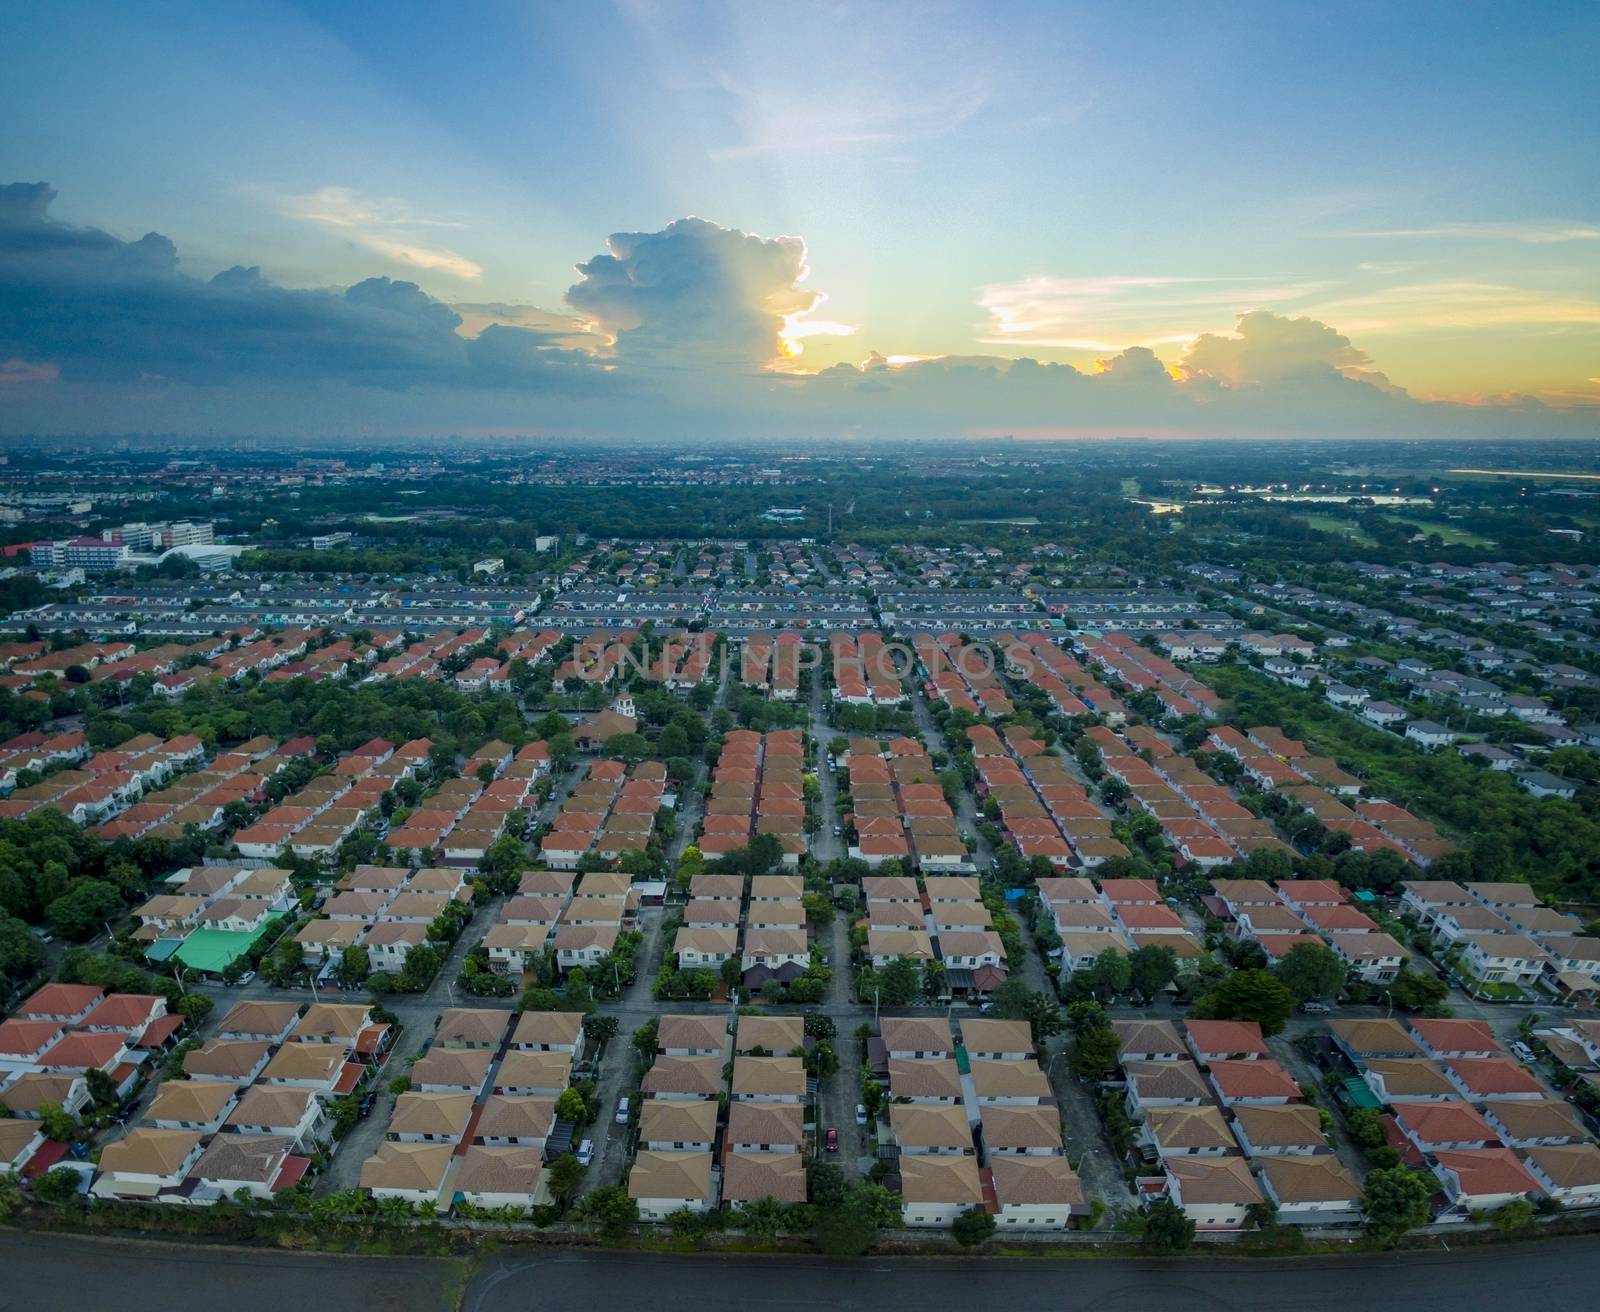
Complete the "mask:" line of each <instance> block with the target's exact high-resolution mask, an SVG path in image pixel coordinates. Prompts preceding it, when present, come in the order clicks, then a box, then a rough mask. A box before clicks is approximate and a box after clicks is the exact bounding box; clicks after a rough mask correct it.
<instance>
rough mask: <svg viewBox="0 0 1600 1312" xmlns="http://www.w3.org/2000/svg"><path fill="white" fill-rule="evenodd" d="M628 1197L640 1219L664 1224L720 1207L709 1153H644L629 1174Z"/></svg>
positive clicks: (648, 1150) (644, 1151) (647, 1151)
mask: <svg viewBox="0 0 1600 1312" xmlns="http://www.w3.org/2000/svg"><path fill="white" fill-rule="evenodd" d="M628 1197H629V1198H631V1199H633V1201H634V1202H635V1203H636V1204H638V1207H639V1217H640V1219H641V1220H645V1221H662V1220H665V1219H666V1218H667V1217H668V1216H670V1215H671V1214H672V1213H673V1212H676V1211H679V1210H680V1209H684V1208H687V1209H688V1210H689V1211H691V1212H696V1213H699V1212H704V1211H708V1210H709V1209H711V1208H713V1207H715V1206H716V1205H717V1199H716V1195H715V1190H714V1186H713V1183H712V1178H711V1154H710V1153H709V1152H698V1151H689V1152H658V1151H656V1150H655V1149H651V1148H646V1149H643V1150H642V1151H641V1152H640V1153H639V1155H638V1156H637V1157H636V1158H635V1159H634V1162H633V1167H632V1169H631V1170H630V1171H629V1172H628Z"/></svg>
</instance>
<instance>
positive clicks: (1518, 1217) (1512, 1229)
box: [36, 1190, 1533, 1235]
mask: <svg viewBox="0 0 1600 1312" xmlns="http://www.w3.org/2000/svg"><path fill="white" fill-rule="evenodd" d="M36 1191H37V1190H36ZM1532 1224H1533V1204H1532V1203H1530V1202H1529V1201H1528V1200H1527V1199H1526V1198H1514V1199H1512V1201H1511V1202H1509V1203H1507V1204H1506V1205H1505V1206H1504V1207H1502V1208H1500V1210H1499V1211H1497V1212H1496V1213H1495V1214H1494V1226H1495V1229H1496V1230H1498V1231H1499V1232H1500V1233H1501V1234H1503V1235H1511V1234H1516V1233H1517V1232H1518V1231H1521V1230H1526V1229H1527V1228H1528V1227H1529V1226H1531V1225H1532Z"/></svg>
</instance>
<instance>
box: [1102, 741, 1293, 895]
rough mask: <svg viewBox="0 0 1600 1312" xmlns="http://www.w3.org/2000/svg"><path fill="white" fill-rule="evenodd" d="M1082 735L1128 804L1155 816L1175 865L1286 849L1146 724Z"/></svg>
mask: <svg viewBox="0 0 1600 1312" xmlns="http://www.w3.org/2000/svg"><path fill="white" fill-rule="evenodd" d="M1085 736H1086V737H1087V738H1088V739H1089V740H1090V741H1091V742H1093V743H1094V744H1095V746H1096V747H1097V748H1098V749H1099V751H1100V759H1101V764H1102V766H1103V767H1104V769H1105V772H1106V774H1107V775H1108V776H1110V777H1111V778H1112V779H1115V780H1117V781H1118V782H1119V783H1120V784H1121V785H1122V787H1123V789H1124V791H1125V793H1126V795H1127V800H1128V803H1129V805H1130V806H1132V807H1136V808H1137V809H1138V810H1140V811H1143V812H1144V813H1145V814H1146V815H1149V816H1150V817H1151V818H1153V819H1154V820H1155V822H1156V824H1157V825H1158V826H1159V827H1160V830H1161V834H1162V837H1163V838H1165V840H1166V841H1167V843H1168V844H1170V845H1171V847H1172V849H1173V852H1174V854H1175V861H1176V863H1177V864H1178V865H1180V866H1195V867H1198V868H1199V869H1201V870H1210V869H1214V868H1216V867H1218V866H1222V865H1227V864H1229V863H1231V862H1233V861H1236V860H1239V859H1240V858H1243V857H1248V856H1249V855H1250V854H1251V853H1252V852H1256V851H1260V850H1263V849H1265V850H1269V851H1287V850H1288V849H1287V845H1286V844H1285V843H1283V842H1282V841H1281V840H1280V839H1278V838H1277V837H1276V836H1275V835H1274V833H1273V831H1272V825H1271V824H1270V823H1269V822H1268V821H1266V820H1263V819H1262V818H1261V817H1260V816H1257V815H1256V814H1255V813H1254V812H1252V811H1250V810H1249V809H1248V808H1246V807H1245V806H1242V805H1241V804H1240V802H1239V800H1238V799H1237V798H1236V797H1235V796H1234V795H1233V793H1232V791H1231V790H1230V789H1228V788H1227V787H1225V786H1223V785H1221V784H1219V783H1218V782H1217V781H1216V780H1215V779H1213V778H1212V777H1211V776H1210V775H1208V774H1207V773H1206V772H1205V771H1204V770H1202V769H1201V768H1200V766H1199V764H1198V763H1197V762H1196V761H1195V759H1194V758H1193V757H1190V756H1186V755H1184V754H1183V753H1182V752H1179V751H1178V750H1177V749H1176V748H1174V747H1173V746H1172V745H1171V744H1170V743H1169V742H1167V740H1166V739H1165V738H1163V737H1161V735H1160V734H1158V733H1156V732H1155V731H1154V730H1152V729H1150V728H1148V727H1147V726H1144V725H1134V726H1130V727H1127V728H1125V729H1123V730H1122V731H1121V733H1117V732H1114V731H1112V730H1111V729H1108V728H1105V727H1103V726H1091V727H1090V728H1089V729H1087V730H1086V731H1085Z"/></svg>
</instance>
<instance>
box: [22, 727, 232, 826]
mask: <svg viewBox="0 0 1600 1312" xmlns="http://www.w3.org/2000/svg"><path fill="white" fill-rule="evenodd" d="M79 737H81V735H72V736H70V737H69V736H65V735H57V736H56V737H55V738H54V739H53V740H48V739H47V740H45V741H50V742H52V744H53V745H52V747H51V749H49V752H48V753H46V752H45V751H44V750H39V751H36V752H32V753H30V752H29V751H28V750H27V749H25V748H24V749H22V750H21V753H20V759H22V760H25V761H29V762H31V761H33V760H35V759H38V758H39V757H40V756H44V757H46V761H47V763H49V764H53V763H58V762H63V761H66V762H70V764H67V765H66V766H65V768H62V769H56V770H54V771H53V772H52V773H50V774H48V775H46V776H45V777H44V778H43V779H41V780H40V781H39V782H38V783H35V784H30V785H28V786H27V787H25V788H16V787H13V789H12V791H11V792H10V795H9V796H7V797H6V799H5V800H4V801H0V819H21V818H22V817H24V816H28V815H32V814H33V813H34V812H35V811H39V810H43V809H45V808H47V807H48V808H52V809H54V810H56V811H59V812H60V813H61V814H62V815H64V816H66V817H67V818H68V819H69V820H71V821H72V822H73V823H74V824H78V825H83V826H85V827H89V826H99V825H102V824H104V823H105V822H106V821H109V820H112V819H113V818H114V817H117V816H119V815H121V814H122V813H123V812H125V811H126V810H128V808H129V807H131V806H133V805H134V804H135V803H137V802H139V801H140V799H141V798H143V797H144V796H145V795H146V794H147V793H155V792H157V791H158V790H160V789H161V788H162V787H163V786H164V785H166V784H167V783H168V782H170V781H172V780H173V779H174V778H175V777H176V776H177V775H179V774H181V773H183V772H184V771H186V770H192V769H193V768H195V767H196V766H197V765H199V764H200V763H201V762H202V761H204V759H205V756H206V749H205V744H204V743H202V742H201V741H200V739H199V738H197V737H195V736H194V735H193V734H182V735H179V736H178V737H175V738H166V739H164V738H161V737H159V736H157V735H156V734H150V733H146V734H139V735H136V736H135V737H133V738H129V739H127V740H126V741H125V742H123V743H120V744H119V745H118V746H117V747H116V748H114V749H110V750H105V751H99V752H95V753H94V754H93V755H89V754H88V752H87V750H86V749H87V740H85V741H84V742H83V743H79V742H77V739H78V738H79ZM40 748H41V749H43V743H41V744H40ZM80 753H81V755H80ZM23 768H38V767H37V766H25V767H23ZM218 773H219V775H221V774H223V772H222V771H219V772H218ZM12 783H13V785H14V784H15V783H16V776H15V773H13V774H12ZM230 800H232V799H230ZM166 801H170V802H171V803H172V805H170V806H167V807H166V809H165V810H163V811H162V812H161V813H160V814H161V819H162V821H165V820H168V819H170V817H171V815H172V812H173V811H175V810H176V809H177V808H178V805H179V804H180V803H181V801H182V795H181V794H174V795H173V797H171V798H169V799H162V798H155V799H153V800H152V806H153V807H160V806H162V805H163V803H164V802H166ZM220 810H221V807H220V805H219V806H218V808H217V816H216V818H217V819H220ZM130 827H132V826H130ZM137 832H143V828H139V829H138V830H137ZM105 836H107V837H113V838H114V837H119V836H122V835H121V834H119V833H116V832H113V833H110V834H107V835H105Z"/></svg>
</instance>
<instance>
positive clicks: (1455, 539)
mask: <svg viewBox="0 0 1600 1312" xmlns="http://www.w3.org/2000/svg"><path fill="white" fill-rule="evenodd" d="M1387 518H1388V519H1390V520H1392V521H1393V522H1394V523H1396V524H1404V525H1406V526H1407V527H1408V528H1414V529H1416V530H1417V532H1418V533H1437V534H1438V535H1439V536H1440V537H1441V538H1443V539H1444V544H1445V546H1447V547H1492V546H1494V539H1493V538H1486V537H1484V536H1483V535H1482V534H1481V533H1469V532H1468V531H1467V530H1466V529H1464V528H1457V527H1456V526H1455V525H1454V524H1444V523H1440V522H1439V521H1437V520H1427V519H1402V518H1401V517H1400V516H1399V515H1389V516H1387Z"/></svg>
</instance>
